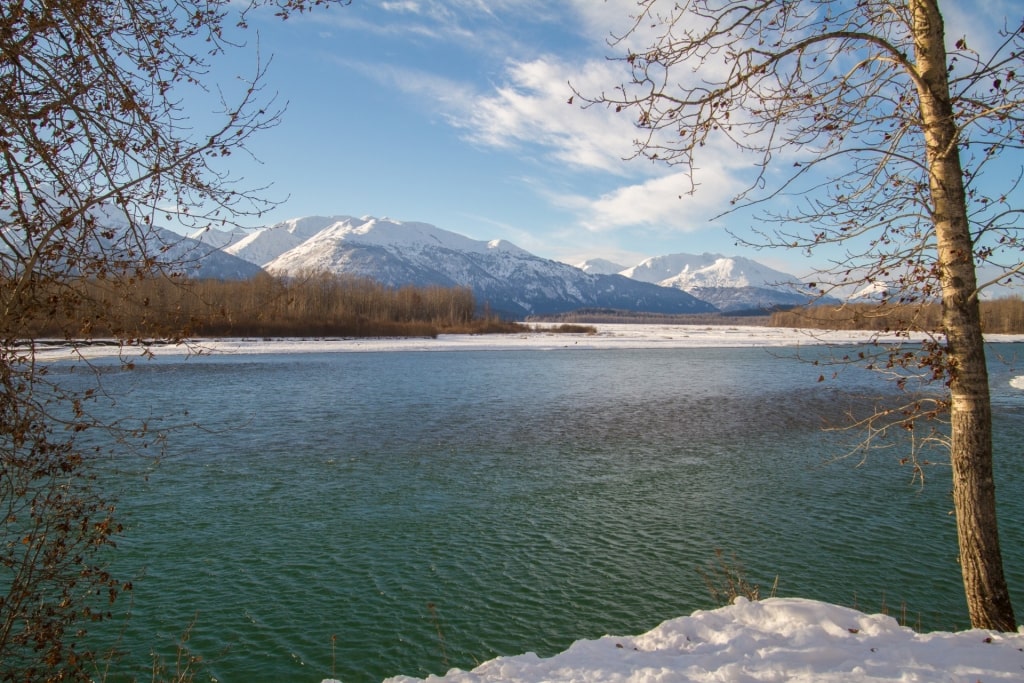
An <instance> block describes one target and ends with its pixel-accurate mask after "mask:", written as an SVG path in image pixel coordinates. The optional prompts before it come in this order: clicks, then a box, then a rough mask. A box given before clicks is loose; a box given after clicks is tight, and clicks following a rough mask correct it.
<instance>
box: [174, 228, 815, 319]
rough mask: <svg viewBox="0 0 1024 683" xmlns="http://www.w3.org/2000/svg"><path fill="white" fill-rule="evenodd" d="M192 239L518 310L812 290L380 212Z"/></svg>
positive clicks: (754, 305)
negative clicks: (534, 246)
mask: <svg viewBox="0 0 1024 683" xmlns="http://www.w3.org/2000/svg"><path fill="white" fill-rule="evenodd" d="M193 240H195V241H196V242H198V243H199V244H201V245H202V247H203V248H205V249H214V250H216V251H218V252H221V253H222V254H223V256H224V257H226V258H231V257H234V258H233V259H232V260H231V261H230V262H229V263H236V262H235V261H234V259H238V260H240V261H242V262H245V263H248V264H251V265H254V266H259V267H261V268H263V269H264V270H266V271H267V272H269V273H271V274H277V275H288V276H300V275H302V274H304V273H313V272H331V273H338V274H349V275H355V276H362V277H367V278H371V279H373V280H376V281H378V282H381V283H383V284H386V285H388V286H393V287H401V286H405V285H414V286H421V287H422V286H441V287H452V286H463V287H469V288H470V289H472V291H473V293H474V296H475V297H476V299H477V301H478V302H480V303H481V304H484V303H486V306H487V307H488V308H489V309H490V310H491V311H493V312H495V313H500V314H502V315H505V316H510V317H524V316H528V315H544V314H552V313H562V312H567V311H572V310H576V309H580V308H610V309H618V310H629V311H643V312H651V313H666V314H679V313H711V312H716V311H721V312H730V313H736V312H754V311H763V310H765V309H771V308H774V307H779V306H793V305H798V304H803V303H807V301H808V299H809V297H808V296H807V295H804V294H801V293H800V292H799V290H797V289H794V286H793V284H792V283H793V282H794V280H795V278H793V276H791V275H789V274H787V273H783V272H780V271H777V270H773V269H771V268H768V267H767V266H764V265H763V264H760V263H758V262H756V261H753V260H750V259H745V258H740V257H725V256H722V255H719V254H702V255H692V254H671V255H667V256H658V257H654V258H650V259H647V260H645V261H643V262H642V263H639V264H637V265H635V266H621V265H619V264H616V263H612V262H611V261H606V260H601V259H595V260H591V261H587V262H585V263H582V264H578V265H577V266H572V265H569V264H566V263H561V262H558V261H552V260H549V259H545V258H541V257H539V256H535V255H533V254H531V253H529V252H528V251H526V250H524V249H521V248H519V247H517V246H516V245H514V244H512V243H510V242H507V241H505V240H492V241H489V242H488V241H479V240H474V239H471V238H469V237H465V236H463V235H459V234H457V233H454V232H450V231H447V230H443V229H441V228H438V227H436V226H433V225H430V224H427V223H418V222H401V221H395V220H391V219H388V218H374V217H372V216H365V217H362V218H355V217H352V216H309V217H305V218H296V219H291V220H287V221H283V222H280V223H276V224H274V225H269V226H266V227H263V228H257V229H254V230H248V231H246V230H234V231H232V232H225V231H218V230H206V231H202V232H199V233H194V234H193V235H191V236H190V239H187V240H186V241H188V242H192V241H193ZM225 265H227V264H225ZM206 271H207V272H206V273H203V274H204V275H205V276H210V273H212V272H214V271H213V269H212V268H207V269H206ZM214 276H215V275H214ZM225 277H230V276H225Z"/></svg>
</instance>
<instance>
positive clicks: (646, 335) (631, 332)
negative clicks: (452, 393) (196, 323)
mask: <svg viewBox="0 0 1024 683" xmlns="http://www.w3.org/2000/svg"><path fill="white" fill-rule="evenodd" d="M533 325H534V326H536V327H539V328H543V327H544V325H543V324H537V323H533ZM552 326H554V323H552ZM594 327H595V328H596V329H597V333H596V334H578V333H554V332H548V331H544V330H538V331H529V332H517V333H511V334H487V335H481V334H441V335H438V336H437V337H436V338H429V337H401V338H397V337H396V338H373V337H371V338H353V337H338V338H332V337H302V338H260V339H257V338H251V337H240V338H210V339H193V340H189V341H188V342H186V343H179V344H169V343H154V344H152V345H129V346H123V347H122V346H120V345H118V344H117V343H116V342H113V341H111V340H105V341H104V340H94V341H89V342H82V343H81V344H79V345H76V346H73V345H70V344H68V343H64V342H61V343H57V344H54V345H53V346H51V345H49V344H47V343H45V342H44V343H41V344H40V345H39V346H38V347H37V353H36V358H37V360H40V361H48V362H53V361H62V360H76V359H93V358H103V357H116V356H118V355H119V354H120V355H123V356H125V357H126V358H137V357H139V356H145V355H147V354H149V353H151V354H153V355H154V356H159V357H167V356H180V357H193V356H207V355H254V354H270V353H353V352H359V353H367V352H394V351H407V352H408V351H434V352H444V351H514V350H537V351H552V350H559V349H567V348H572V349H580V350H583V349H593V350H601V349H622V350H628V349H675V348H757V347H765V348H780V347H793V346H808V345H822V344H840V345H842V344H864V343H869V342H871V341H872V340H874V339H877V340H879V341H881V342H883V343H889V342H898V341H900V339H899V338H898V337H896V336H895V335H882V334H877V333H873V332H868V331H860V330H843V331H835V330H812V329H796V328H781V327H779V328H776V327H763V326H758V325H658V324H621V323H608V324H597V325H594ZM921 338H922V337H921V336H918V337H915V338H912V341H916V340H920V339H921ZM986 340H987V341H989V342H991V343H1006V342H1024V334H1014V335H1010V334H1000V335H987V336H986Z"/></svg>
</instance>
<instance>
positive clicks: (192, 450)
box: [69, 348, 1024, 682]
mask: <svg viewBox="0 0 1024 683" xmlns="http://www.w3.org/2000/svg"><path fill="white" fill-rule="evenodd" d="M1004 351H1006V353H1004V355H1005V356H1010V355H1012V353H1013V352H1014V351H1015V349H1011V348H1007V349H1004ZM778 353H779V352H778V351H777V350H776V351H773V352H772V353H768V352H766V351H762V350H756V349H721V350H716V349H674V350H647V351H643V350H637V351H557V352H540V351H524V352H465V353H380V354H374V353H367V354H335V355H303V356H258V357H246V358H242V359H232V358H220V357H217V358H194V359H191V360H189V361H188V362H186V363H182V362H173V361H168V360H160V361H156V362H153V363H148V364H141V365H140V367H139V369H138V370H136V371H135V372H131V373H122V372H115V371H111V372H109V373H108V374H106V375H105V376H104V384H105V386H106V387H107V390H108V391H109V392H110V394H111V395H112V396H114V397H116V399H117V401H116V405H114V406H112V409H113V410H114V411H115V414H117V415H119V416H122V417H123V416H126V415H128V414H129V413H131V414H135V415H139V416H155V415H165V414H166V415H169V417H168V419H167V421H166V422H165V424H177V423H184V424H187V423H191V422H196V423H198V424H200V425H201V428H188V429H183V430H177V431H175V432H173V433H172V437H171V439H170V441H169V443H168V452H167V454H166V457H164V458H163V459H162V461H161V463H160V464H159V466H155V467H154V466H151V463H150V462H149V461H147V460H143V459H139V458H138V457H136V456H132V457H124V458H120V459H118V460H117V461H116V462H114V463H112V464H111V467H116V468H117V469H118V471H119V475H118V476H119V481H120V482H121V483H122V484H123V487H124V491H123V494H122V504H121V511H122V515H124V516H126V517H127V519H128V521H129V524H130V529H129V532H128V534H127V536H126V537H125V538H124V540H123V542H122V543H121V544H120V548H119V550H118V552H117V554H116V556H115V563H116V565H117V567H119V568H120V570H121V571H122V572H123V573H129V574H131V573H134V572H140V571H144V572H145V578H144V579H143V580H140V581H137V582H136V590H135V596H134V606H133V610H132V611H133V616H132V619H131V620H130V622H129V623H128V624H127V626H126V627H125V630H124V633H123V634H120V637H121V638H122V641H121V647H122V649H130V650H131V651H132V652H134V653H135V654H136V655H137V657H136V658H135V659H134V660H132V661H134V662H135V664H136V668H135V669H134V670H133V673H134V674H135V675H139V676H143V675H144V673H145V667H146V662H147V661H148V660H147V658H146V654H147V653H148V651H149V649H150V648H152V647H157V648H162V649H163V650H164V651H166V652H170V651H172V649H173V642H174V640H175V639H176V638H177V637H178V636H179V635H180V633H181V632H182V631H183V630H184V628H185V627H186V626H187V625H188V624H189V622H191V621H192V620H193V619H195V621H196V626H195V629H194V631H193V635H192V640H191V642H190V647H191V648H192V650H193V651H195V652H200V653H202V654H203V655H204V656H205V657H207V658H208V659H209V660H211V662H210V664H209V666H210V669H209V670H210V672H211V673H213V674H214V675H216V677H217V678H218V679H220V680H224V681H236V680H246V681H279V680H290V681H311V682H315V681H319V680H320V679H321V678H324V677H327V676H330V675H333V676H335V677H337V678H340V679H342V680H345V681H348V682H351V681H369V680H379V679H380V678H382V677H384V676H387V675H393V674H398V673H406V674H418V675H423V674H426V673H428V672H442V671H444V670H445V669H446V668H447V666H449V665H450V666H460V667H464V668H466V667H471V666H473V665H474V664H475V663H476V662H479V661H483V660H485V659H488V658H491V657H494V656H496V655H499V654H518V653H520V652H524V651H534V652H537V653H538V654H540V655H542V656H544V655H550V654H553V653H554V652H556V651H559V650H562V649H564V648H565V647H566V646H568V645H569V644H570V643H571V642H572V641H573V640H576V639H579V638H591V637H597V636H600V635H603V634H605V633H637V632H641V631H644V630H647V629H649V628H651V627H653V626H654V625H656V624H657V623H658V622H660V621H661V620H663V619H666V618H670V617H674V616H678V615H681V614H686V613H689V612H691V611H693V610H694V609H697V608H707V607H712V606H713V605H711V603H710V600H709V598H708V597H707V592H706V589H705V586H704V584H703V580H702V579H701V578H700V576H699V574H698V573H697V572H696V571H695V568H696V567H699V566H703V565H704V564H706V563H707V562H708V561H709V560H710V559H712V558H713V556H714V550H715V549H716V548H723V549H725V550H726V551H727V552H728V553H732V552H735V553H736V555H737V556H738V557H739V558H741V560H742V562H743V564H744V565H745V566H746V567H747V569H748V573H749V574H750V578H751V579H753V580H754V581H756V582H759V583H761V584H762V585H763V586H766V587H767V586H770V585H771V584H772V582H773V581H774V579H775V577H776V576H778V578H779V590H780V592H781V593H782V594H784V595H800V596H804V597H811V598H820V599H825V600H830V601H834V602H839V603H842V604H847V605H855V606H858V607H860V608H862V609H867V610H869V611H873V610H878V609H881V608H882V607H883V605H888V607H889V608H890V609H891V610H893V611H894V612H898V610H899V606H900V604H901V602H903V601H905V602H906V604H907V607H908V609H909V610H910V619H911V622H912V623H914V622H917V621H918V620H920V622H921V624H922V625H923V626H925V627H926V628H943V629H949V628H955V627H958V626H964V625H965V621H966V620H965V617H964V616H963V615H964V613H965V609H964V607H963V604H962V603H963V599H962V597H961V595H960V586H959V582H958V578H959V577H958V573H957V572H958V570H957V565H956V547H955V528H954V523H953V519H952V517H951V516H949V515H948V514H947V513H948V511H949V508H950V500H949V496H948V478H947V475H946V473H945V472H944V471H943V468H942V467H937V468H934V469H933V470H930V471H929V480H928V484H927V485H926V486H925V487H924V488H920V487H919V486H916V485H913V484H912V482H911V472H910V471H909V470H908V469H906V468H900V467H899V466H898V465H896V464H895V462H896V460H897V456H898V455H899V453H900V452H901V451H900V449H899V448H896V449H894V450H893V451H891V452H882V453H879V454H877V455H873V456H872V457H871V458H870V459H869V461H868V463H867V464H866V465H865V466H863V467H856V466H855V465H856V463H855V462H852V461H841V462H837V463H831V464H828V463H827V461H829V460H830V459H831V458H833V457H834V456H836V455H837V454H839V453H841V452H843V449H844V448H845V446H846V445H847V442H848V441H849V440H850V439H852V438H855V435H850V434H844V433H835V432H823V431H822V429H821V428H822V427H823V426H826V425H830V424H838V423H841V422H842V420H843V419H844V418H845V416H846V414H847V412H848V411H849V410H851V409H863V407H864V406H865V405H866V404H865V399H866V397H876V396H878V395H879V394H880V393H883V392H885V391H887V390H886V388H885V385H883V384H881V383H880V382H879V381H878V379H877V377H875V376H874V375H872V374H871V373H866V372H857V371H853V370H850V371H846V372H844V373H843V376H842V378H841V382H830V381H825V382H819V381H818V378H819V376H820V375H821V374H822V370H821V368H820V367H815V366H813V365H809V364H806V363H797V362H795V361H793V360H791V359H787V358H784V357H779V356H778ZM803 353H804V354H807V353H812V354H813V353H815V351H813V350H810V351H808V350H806V349H805V350H804V351H803ZM1019 374H1024V373H1022V372H1021V370H1020V369H1019V368H1017V369H1015V368H1014V367H1013V366H1010V365H1000V366H998V367H995V366H994V369H993V387H995V396H994V398H995V403H996V405H997V406H998V407H999V408H998V416H997V435H998V438H999V457H1000V470H1001V472H1000V475H1001V480H1000V481H1001V484H1000V486H1001V488H1000V493H1001V496H1002V501H1003V503H1004V510H1003V512H1002V514H1003V516H1004V523H1003V532H1004V533H1003V536H1004V546H1005V547H1006V548H1007V550H1008V551H1009V553H1011V557H1010V558H1009V560H1010V561H1008V562H1007V565H1008V568H1009V569H1010V570H1011V571H1012V572H1016V573H1015V574H1012V575H1011V580H1012V581H1013V586H1012V590H1014V591H1015V592H1016V593H1017V595H1018V596H1021V595H1022V594H1024V576H1022V575H1021V573H1020V572H1021V570H1022V564H1024V563H1022V562H1021V559H1022V557H1021V552H1022V550H1021V548H1022V547H1024V544H1022V543H1021V541H1022V540H1024V539H1022V538H1021V530H1020V529H1021V525H1019V524H1016V523H1014V521H1013V520H1019V519H1020V517H1021V512H1022V509H1021V501H1022V500H1024V495H1021V494H1022V493H1024V483H1022V477H1021V474H1020V467H1019V463H1020V461H1019V456H1020V448H1021V447H1020V443H1022V440H1021V436H1024V435H1022V434H1021V429H1022V427H1021V420H1020V417H1021V415H1020V413H1021V411H1022V410H1024V400H1022V394H1021V392H1019V391H1018V390H1017V389H1014V388H1013V387H1012V386H1011V385H1010V379H1011V378H1012V377H1014V376H1017V375H1019ZM69 381H71V380H70V379H69ZM142 474H145V475H146V476H145V477H144V476H141V475H142ZM1007 520H1010V521H1009V522H1007ZM116 635H118V634H113V633H112V632H111V633H110V637H111V638H113V637H115V636H116ZM126 666H127V665H126Z"/></svg>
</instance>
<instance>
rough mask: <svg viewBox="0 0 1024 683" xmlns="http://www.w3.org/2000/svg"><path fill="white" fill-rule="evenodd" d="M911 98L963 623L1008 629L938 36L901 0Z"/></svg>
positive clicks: (984, 391) (982, 382) (916, 3)
mask: <svg viewBox="0 0 1024 683" xmlns="http://www.w3.org/2000/svg"><path fill="white" fill-rule="evenodd" d="M910 9H911V12H912V17H913V19H912V21H913V30H914V46H915V50H916V58H917V67H918V75H919V77H920V81H919V82H918V92H919V96H920V100H921V118H922V125H923V128H924V135H925V141H926V146H927V152H928V166H929V170H930V183H931V197H932V210H933V212H934V216H933V218H934V221H935V233H936V238H937V242H938V268H939V276H940V279H941V285H942V325H943V331H944V332H945V334H946V338H947V353H948V357H947V359H946V360H947V362H948V363H949V378H950V384H949V388H950V399H951V405H950V421H951V429H952V433H951V438H952V443H951V446H950V460H951V463H952V469H953V504H954V507H955V509H956V519H957V534H958V538H959V543H960V566H961V567H960V568H961V571H962V573H963V580H964V590H965V593H966V596H967V608H968V612H969V613H970V617H971V624H972V625H973V626H974V627H976V628H988V629H997V630H1000V631H1012V630H1014V629H1016V626H1017V624H1016V620H1015V618H1014V614H1013V607H1012V605H1011V604H1010V594H1009V590H1008V588H1007V585H1006V579H1005V577H1004V575H1003V560H1002V553H1001V551H1000V547H999V530H998V525H997V523H996V496H995V481H994V479H993V475H992V406H991V401H990V397H989V385H988V369H987V367H986V364H985V349H984V342H983V339H982V334H981V314H980V308H979V304H978V297H977V295H976V292H975V289H976V287H977V280H976V273H975V261H974V252H973V244H972V239H971V232H970V225H969V222H968V217H967V203H966V197H965V193H964V183H963V172H962V169H961V165H960V153H959V149H958V138H957V129H956V122H955V120H954V118H953V109H952V106H951V104H950V96H949V80H948V74H947V65H946V50H945V30H944V28H943V23H942V16H941V14H940V13H939V8H938V2H937V0H910Z"/></svg>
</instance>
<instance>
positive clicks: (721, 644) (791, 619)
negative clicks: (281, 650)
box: [324, 598, 1024, 683]
mask: <svg viewBox="0 0 1024 683" xmlns="http://www.w3.org/2000/svg"><path fill="white" fill-rule="evenodd" d="M417 680H421V679H415V678H409V677H404V676H398V677H395V678H390V679H388V681H389V683H411V682H412V681H417ZM423 680H428V681H449V682H451V683H485V682H488V681H495V682H496V681H502V682H508V683H516V682H521V683H537V682H539V681H575V682H578V683H589V682H597V681H602V682H605V681H616V682H619V681H621V682H625V681H633V682H636V683H641V682H644V683H647V682H653V681H680V682H682V681H690V682H694V683H705V682H707V683H710V682H711V681H714V682H715V683H722V682H726V681H730V682H731V681H736V682H746V681H749V682H751V683H753V682H754V681H759V682H760V681H803V682H807V683H811V682H814V683H833V682H836V681H844V682H854V681H857V682H860V681H903V682H905V683H911V682H915V683H916V682H926V681H943V682H949V683H978V682H979V681H980V682H982V683H992V682H993V681H1024V628H1022V629H1021V630H1020V632H1018V633H1015V634H1013V633H997V632H989V631H980V630H972V631H963V632H960V633H915V632H914V631H913V630H911V629H909V628H905V627H901V626H900V625H899V624H897V622H896V620H895V619H893V618H892V617H887V616H884V615H881V614H874V615H866V614H863V613H861V612H858V611H856V610H853V609H849V608H846V607H838V606H836V605H831V604H828V603H824V602H817V601H814V600H803V599H799V598H771V599H768V600H762V601H760V602H750V601H748V600H746V599H745V598H738V599H737V600H736V603H735V604H733V605H730V606H729V607H723V608H721V609H717V610H713V611H697V612H694V613H693V614H692V615H691V616H688V617H680V618H678V619H671V620H669V621H666V622H664V623H663V624H661V625H660V626H658V627H657V628H655V629H653V630H652V631H649V632H648V633H645V634H643V635H640V636H623V637H618V636H605V637H603V638H600V639H598V640H581V641H578V642H576V643H574V644H573V645H572V646H571V647H570V648H569V649H568V650H566V651H565V652H562V653H561V654H558V655H555V656H554V657H550V658H548V659H541V658H539V657H537V655H535V654H533V653H527V654H524V655H519V656H516V657H499V658H497V659H493V660H491V661H489V662H485V663H483V664H481V665H480V666H478V667H477V668H475V669H473V670H472V671H461V670H459V669H452V670H451V671H449V672H448V673H447V674H446V675H444V676H430V677H429V678H427V679H423ZM324 683H330V681H325V682H324Z"/></svg>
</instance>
